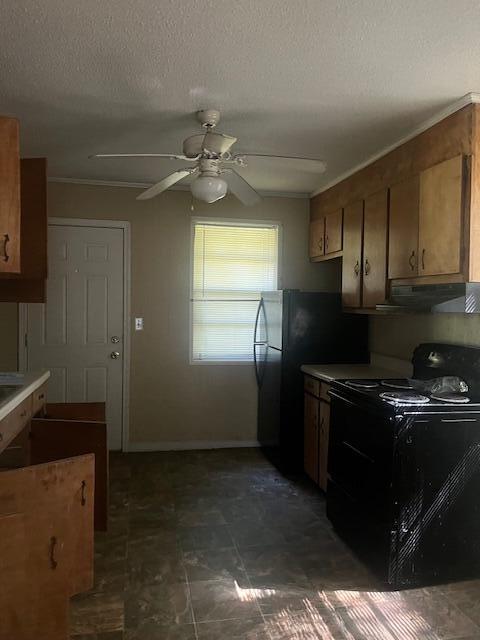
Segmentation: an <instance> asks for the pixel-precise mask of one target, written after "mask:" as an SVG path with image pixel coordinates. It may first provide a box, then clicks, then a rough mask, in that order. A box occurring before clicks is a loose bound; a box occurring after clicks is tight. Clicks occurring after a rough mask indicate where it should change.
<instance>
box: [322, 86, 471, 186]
mask: <svg viewBox="0 0 480 640" xmlns="http://www.w3.org/2000/svg"><path fill="white" fill-rule="evenodd" d="M469 104H480V93H474V92H471V93H466V94H465V95H464V96H462V97H461V98H460V99H459V100H455V102H452V104H450V105H448V107H445V108H444V109H442V110H441V111H438V112H437V113H436V114H435V115H433V116H432V117H431V118H429V119H428V120H425V121H424V122H422V124H420V125H419V126H418V127H415V129H412V131H410V133H408V134H407V135H406V136H404V137H403V138H400V139H399V140H397V141H396V142H394V143H393V144H391V145H389V146H388V147H384V148H383V149H381V150H380V151H378V152H377V153H374V154H373V155H371V156H369V157H368V158H366V160H364V161H363V162H360V163H359V164H357V165H355V166H354V167H352V168H351V169H349V170H348V171H345V172H344V173H342V174H341V175H339V176H337V177H336V178H334V179H333V180H331V181H330V182H328V183H327V184H325V185H323V186H322V187H320V188H319V189H317V190H315V191H312V193H311V194H310V197H311V198H313V197H314V196H318V195H319V194H320V193H323V192H324V191H327V190H328V189H331V188H332V187H334V186H335V185H336V184H338V183H339V182H342V181H343V180H345V179H346V178H349V177H350V176H352V175H353V174H354V173H357V171H360V169H364V168H365V167H368V165H369V164H372V163H373V162H375V160H379V159H380V158H382V157H383V156H385V155H387V153H390V151H393V150H394V149H396V148H397V147H400V146H401V145H402V144H404V143H405V142H408V141H409V140H411V139H412V138H415V137H416V136H418V135H419V134H420V133H423V132H424V131H426V130H427V129H430V127H433V125H435V124H437V123H438V122H440V121H441V120H444V119H445V118H447V117H448V116H450V115H452V113H455V112H456V111H460V109H463V108H464V107H467V106H468V105H469Z"/></svg>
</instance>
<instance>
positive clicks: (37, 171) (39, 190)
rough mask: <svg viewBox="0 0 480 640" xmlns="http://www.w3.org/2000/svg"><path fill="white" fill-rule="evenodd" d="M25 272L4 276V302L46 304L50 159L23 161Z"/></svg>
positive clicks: (0, 297) (0, 295)
mask: <svg viewBox="0 0 480 640" xmlns="http://www.w3.org/2000/svg"><path fill="white" fill-rule="evenodd" d="M20 185H21V191H20V192H21V230H20V243H19V244H20V247H21V252H22V264H21V273H19V274H13V273H8V274H7V273H3V274H0V301H2V302H44V301H45V280H46V278H47V229H48V224H47V160H46V158H25V159H22V160H21V161H20Z"/></svg>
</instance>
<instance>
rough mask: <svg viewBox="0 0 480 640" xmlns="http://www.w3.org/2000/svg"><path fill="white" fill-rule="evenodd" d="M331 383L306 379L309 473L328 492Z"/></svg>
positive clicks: (305, 423)
mask: <svg viewBox="0 0 480 640" xmlns="http://www.w3.org/2000/svg"><path fill="white" fill-rule="evenodd" d="M329 388H330V385H328V384H326V383H324V382H319V381H318V380H317V379H315V378H312V377H311V376H305V379H304V389H305V394H304V443H303V452H304V453H303V456H304V457H303V460H304V470H305V473H306V474H307V475H308V476H309V477H310V478H311V479H312V480H313V481H314V482H315V483H316V484H318V486H319V487H320V488H321V489H323V490H324V491H326V490H327V463H328V437H329V430H330V401H329V396H328V389H329Z"/></svg>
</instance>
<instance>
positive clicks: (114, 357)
mask: <svg viewBox="0 0 480 640" xmlns="http://www.w3.org/2000/svg"><path fill="white" fill-rule="evenodd" d="M119 357H120V352H119V351H112V353H111V354H110V358H111V359H112V360H118V358H119Z"/></svg>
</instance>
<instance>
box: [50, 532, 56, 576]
mask: <svg viewBox="0 0 480 640" xmlns="http://www.w3.org/2000/svg"><path fill="white" fill-rule="evenodd" d="M56 546H57V538H56V537H55V536H52V537H51V538H50V568H51V569H52V571H54V570H55V569H56V568H57V566H58V562H57V561H56V560H55V548H56Z"/></svg>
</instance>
